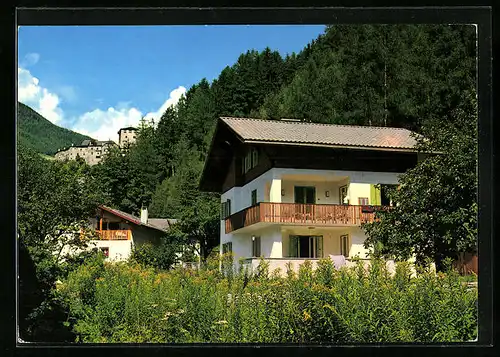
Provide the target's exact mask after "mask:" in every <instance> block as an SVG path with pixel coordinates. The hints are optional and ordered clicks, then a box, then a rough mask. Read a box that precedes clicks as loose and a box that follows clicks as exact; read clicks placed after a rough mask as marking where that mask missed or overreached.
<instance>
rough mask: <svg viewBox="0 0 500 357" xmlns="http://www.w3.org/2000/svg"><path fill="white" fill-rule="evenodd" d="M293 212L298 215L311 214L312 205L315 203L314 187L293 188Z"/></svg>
mask: <svg viewBox="0 0 500 357" xmlns="http://www.w3.org/2000/svg"><path fill="white" fill-rule="evenodd" d="M295 203H298V204H299V205H296V208H295V212H296V213H300V214H308V215H310V214H312V213H313V212H312V211H313V206H311V205H313V204H315V203H316V188H315V187H314V186H295Z"/></svg>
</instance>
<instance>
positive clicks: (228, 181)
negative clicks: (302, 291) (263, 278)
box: [200, 117, 420, 270]
mask: <svg viewBox="0 0 500 357" xmlns="http://www.w3.org/2000/svg"><path fill="white" fill-rule="evenodd" d="M415 144H416V141H415V139H414V137H413V136H412V135H411V132H410V131H409V130H406V129H400V128H388V127H368V126H346V125H329V124H314V123H305V122H301V121H297V120H290V119H288V120H285V119H282V120H260V119H246V118H227V117H224V118H220V119H219V120H218V122H217V127H216V130H215V133H214V137H213V141H212V144H211V147H210V151H209V153H208V156H207V160H206V162H205V167H204V170H203V174H202V177H201V181H200V189H201V190H204V191H211V192H220V193H221V194H222V195H221V233H220V250H221V253H225V252H232V253H233V255H234V258H235V259H234V262H235V264H238V262H241V261H242V262H243V263H244V264H248V265H250V266H253V267H255V266H256V265H258V264H259V260H260V259H259V258H264V259H266V260H268V261H269V263H270V268H271V269H275V268H278V267H279V268H281V269H282V270H285V269H286V268H285V267H286V263H288V262H291V263H292V266H294V268H297V266H298V265H299V264H301V263H303V262H304V261H305V260H312V261H313V266H314V265H315V262H316V261H317V260H319V259H320V258H322V257H332V259H334V261H342V260H343V261H344V263H347V264H349V261H350V260H351V259H352V258H353V257H359V258H361V259H366V258H367V253H368V250H367V249H365V248H364V246H363V243H364V241H365V239H366V236H365V234H364V232H363V230H362V229H361V224H362V223H363V222H371V221H373V220H374V216H375V214H374V211H375V210H377V209H384V206H390V204H391V203H390V202H389V200H388V198H387V197H386V194H385V187H386V186H387V185H398V175H399V174H401V173H403V172H405V171H406V170H407V169H409V168H411V167H413V166H414V165H415V164H416V163H417V162H418V160H419V158H420V157H419V154H418V153H417V151H416V149H415ZM342 257H344V258H342ZM338 258H342V259H340V260H339V259H338Z"/></svg>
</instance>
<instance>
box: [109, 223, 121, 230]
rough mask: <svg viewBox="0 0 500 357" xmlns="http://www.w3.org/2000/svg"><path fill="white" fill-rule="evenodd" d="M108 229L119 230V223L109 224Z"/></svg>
mask: <svg viewBox="0 0 500 357" xmlns="http://www.w3.org/2000/svg"><path fill="white" fill-rule="evenodd" d="M108 229H111V230H117V229H120V223H119V222H109V223H108Z"/></svg>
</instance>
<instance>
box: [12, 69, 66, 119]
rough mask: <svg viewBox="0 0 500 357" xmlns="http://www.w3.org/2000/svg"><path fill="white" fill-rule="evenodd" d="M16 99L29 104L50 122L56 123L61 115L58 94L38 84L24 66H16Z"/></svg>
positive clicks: (36, 79)
mask: <svg viewBox="0 0 500 357" xmlns="http://www.w3.org/2000/svg"><path fill="white" fill-rule="evenodd" d="M17 99H18V100H19V101H20V102H22V103H24V104H26V105H29V106H30V107H31V108H33V109H34V110H36V111H37V112H38V113H40V114H41V115H43V116H44V117H45V118H47V119H48V120H50V121H51V122H52V123H58V122H59V121H61V119H62V117H63V112H62V110H61V108H60V107H59V102H60V101H59V96H58V95H57V94H55V93H52V92H50V91H49V90H48V89H47V88H43V87H42V86H40V81H39V80H38V78H36V77H34V76H33V75H32V74H31V72H30V71H29V70H27V69H24V68H19V67H18V68H17Z"/></svg>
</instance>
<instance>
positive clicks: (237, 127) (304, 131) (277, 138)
mask: <svg viewBox="0 0 500 357" xmlns="http://www.w3.org/2000/svg"><path fill="white" fill-rule="evenodd" d="M221 120H222V121H223V122H224V123H225V124H226V125H228V126H229V128H231V130H233V131H234V132H235V133H236V134H237V135H238V136H239V137H240V138H241V139H242V141H243V142H247V143H251V142H263V143H264V142H265V143H281V144H307V145H321V146H342V147H346V148H348V147H353V148H355V147H358V148H384V149H394V150H409V151H411V150H415V145H416V140H415V138H413V137H412V136H411V133H412V132H411V131H410V130H407V129H402V128H391V127H374V126H355V125H336V124H318V123H305V122H301V121H285V120H263V119H251V118H230V117H222V118H221Z"/></svg>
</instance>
